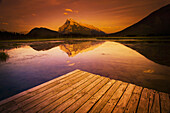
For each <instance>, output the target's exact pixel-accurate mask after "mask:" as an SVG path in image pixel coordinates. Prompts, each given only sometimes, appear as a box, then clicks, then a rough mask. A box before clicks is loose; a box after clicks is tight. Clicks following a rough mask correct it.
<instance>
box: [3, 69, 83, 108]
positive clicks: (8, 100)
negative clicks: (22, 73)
mask: <svg viewBox="0 0 170 113" xmlns="http://www.w3.org/2000/svg"><path fill="white" fill-rule="evenodd" d="M78 71H80V70H79V69H76V70H74V71H72V72H69V73H67V74H65V75H62V76H60V77H58V78H55V79H53V80H50V81H48V82H45V83H43V84H41V85H38V86H36V87H33V88H31V89H28V90H26V91H23V92H21V93H19V94H16V95H14V96H12V97H9V98H7V99H4V100H2V101H0V106H1V105H3V104H6V103H8V102H10V101H12V100H14V99H17V98H21V97H22V96H24V95H26V94H27V93H30V92H33V91H35V90H37V89H39V88H42V87H44V86H46V85H48V84H50V83H53V82H55V81H57V80H60V79H63V78H66V77H68V76H70V75H71V74H74V73H76V72H78Z"/></svg>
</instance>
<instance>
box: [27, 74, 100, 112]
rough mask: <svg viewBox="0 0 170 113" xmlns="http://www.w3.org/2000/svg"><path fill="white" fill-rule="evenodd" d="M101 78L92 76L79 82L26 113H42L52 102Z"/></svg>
mask: <svg viewBox="0 0 170 113" xmlns="http://www.w3.org/2000/svg"><path fill="white" fill-rule="evenodd" d="M98 78H99V76H94V75H92V74H91V75H90V76H89V77H87V78H85V79H83V80H81V81H79V82H77V83H76V84H74V85H73V86H71V87H69V88H67V89H65V90H63V91H61V92H59V93H57V94H56V95H54V96H52V97H50V98H49V99H47V100H45V101H44V102H42V103H41V104H38V105H37V106H35V107H33V108H31V109H29V110H28V111H26V113H34V112H38V111H40V110H41V109H42V108H45V107H46V106H48V105H49V104H51V103H52V102H54V101H55V100H57V99H59V98H61V97H62V96H63V95H66V94H67V93H69V92H71V91H72V90H73V89H75V88H77V87H80V86H81V85H83V84H85V83H86V82H91V83H92V82H94V81H96V80H97V79H98Z"/></svg>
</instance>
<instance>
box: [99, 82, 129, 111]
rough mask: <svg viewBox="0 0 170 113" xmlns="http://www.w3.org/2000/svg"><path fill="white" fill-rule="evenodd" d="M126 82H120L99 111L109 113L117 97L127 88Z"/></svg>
mask: <svg viewBox="0 0 170 113" xmlns="http://www.w3.org/2000/svg"><path fill="white" fill-rule="evenodd" d="M127 85H128V83H124V82H123V83H122V84H121V85H120V87H119V88H118V89H117V90H116V92H115V93H114V94H113V96H112V97H111V98H110V100H109V101H108V102H107V103H106V105H105V106H104V108H103V109H102V111H101V113H111V112H112V110H113V108H114V107H115V105H116V104H117V102H118V100H119V98H120V97H121V96H122V94H123V93H124V91H125V89H126V88H127Z"/></svg>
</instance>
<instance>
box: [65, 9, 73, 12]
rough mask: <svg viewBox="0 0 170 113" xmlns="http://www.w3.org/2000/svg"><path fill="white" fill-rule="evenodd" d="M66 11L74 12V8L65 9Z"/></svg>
mask: <svg viewBox="0 0 170 113" xmlns="http://www.w3.org/2000/svg"><path fill="white" fill-rule="evenodd" d="M65 11H67V12H73V10H72V9H65Z"/></svg>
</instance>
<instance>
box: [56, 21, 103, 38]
mask: <svg viewBox="0 0 170 113" xmlns="http://www.w3.org/2000/svg"><path fill="white" fill-rule="evenodd" d="M59 32H60V33H62V34H81V35H104V34H105V33H104V32H103V31H101V30H100V29H98V28H96V27H94V26H92V25H88V24H82V23H78V22H76V21H74V20H73V19H67V20H66V22H65V24H64V25H63V26H61V27H60V28H59Z"/></svg>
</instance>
